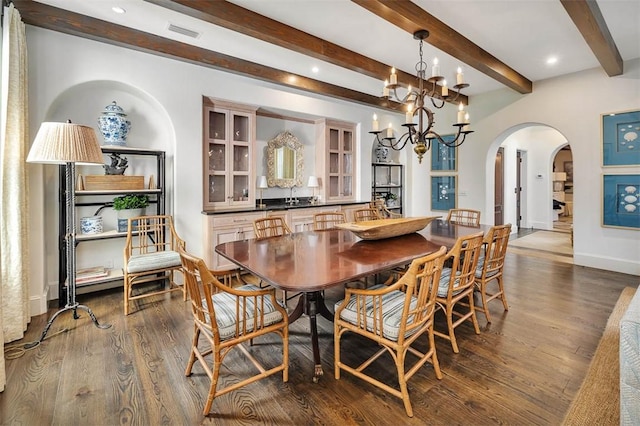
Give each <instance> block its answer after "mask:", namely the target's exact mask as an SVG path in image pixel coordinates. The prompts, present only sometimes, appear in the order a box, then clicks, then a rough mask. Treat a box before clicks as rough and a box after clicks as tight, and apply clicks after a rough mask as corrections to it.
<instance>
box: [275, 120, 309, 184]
mask: <svg viewBox="0 0 640 426" xmlns="http://www.w3.org/2000/svg"><path fill="white" fill-rule="evenodd" d="M303 150H304V146H303V145H302V144H301V143H300V141H299V140H298V138H297V137H295V135H293V133H291V132H290V131H288V130H285V131H284V132H281V133H280V134H278V136H276V137H275V138H273V139H271V140H270V141H269V142H267V185H269V186H270V187H272V186H279V187H280V188H291V187H294V186H302V175H303V171H304V158H303Z"/></svg>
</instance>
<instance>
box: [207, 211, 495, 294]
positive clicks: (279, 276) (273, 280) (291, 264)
mask: <svg viewBox="0 0 640 426" xmlns="http://www.w3.org/2000/svg"><path fill="white" fill-rule="evenodd" d="M489 228H490V226H488V225H480V226H478V227H474V226H463V225H457V224H453V223H449V222H446V221H443V220H435V221H433V222H431V223H430V224H429V225H428V226H427V227H426V228H425V229H423V230H422V231H420V232H416V233H411V234H407V235H402V236H399V237H394V238H386V239H381V240H361V239H360V238H358V237H356V236H355V235H354V234H353V233H351V231H347V230H342V229H334V230H326V231H305V232H297V233H293V234H287V235H284V236H281V237H270V238H265V239H249V240H241V241H231V242H227V243H222V244H219V245H218V246H216V248H215V250H216V252H217V253H218V254H220V255H222V256H224V257H225V258H227V259H229V260H231V261H232V262H234V263H235V264H237V265H239V266H241V267H242V268H244V269H246V270H247V271H249V272H251V273H253V274H254V275H256V276H258V277H260V278H261V279H263V280H265V281H266V282H268V283H269V284H271V285H273V286H274V287H276V288H279V289H281V290H287V291H302V292H314V291H321V290H324V289H327V288H330V287H333V286H336V285H339V284H344V283H347V282H349V281H354V280H357V279H358V278H362V277H367V276H370V275H373V274H376V273H379V272H382V271H385V270H388V269H390V268H393V267H397V266H402V265H406V264H408V263H411V261H412V260H413V259H416V258H418V257H421V256H426V255H428V254H430V253H433V252H435V251H437V250H439V249H440V247H441V246H445V247H447V248H450V247H452V246H453V244H455V242H456V240H457V239H458V238H459V237H461V236H464V235H469V234H474V233H477V232H480V231H485V232H486V230H488V229H489Z"/></svg>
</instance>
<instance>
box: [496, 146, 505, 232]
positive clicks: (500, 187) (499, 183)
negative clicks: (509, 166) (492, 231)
mask: <svg viewBox="0 0 640 426" xmlns="http://www.w3.org/2000/svg"><path fill="white" fill-rule="evenodd" d="M503 157H504V148H502V147H500V148H498V153H497V154H496V166H495V192H494V193H495V195H494V197H495V200H494V210H493V223H494V225H502V224H504V163H503Z"/></svg>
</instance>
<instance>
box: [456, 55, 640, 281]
mask: <svg viewBox="0 0 640 426" xmlns="http://www.w3.org/2000/svg"><path fill="white" fill-rule="evenodd" d="M624 67H625V73H624V75H622V76H618V77H612V78H609V77H607V76H606V74H605V73H604V71H602V70H601V69H593V70H588V71H584V72H580V73H575V74H572V75H567V76H564V77H560V78H556V79H552V80H545V81H542V82H538V83H536V84H535V85H534V92H533V93H532V94H530V95H526V96H524V95H517V94H513V93H511V92H509V91H506V90H502V91H497V92H493V93H490V94H485V95H482V96H478V97H474V98H473V100H472V102H471V106H470V107H469V110H470V112H471V114H472V116H474V117H481V120H479V121H477V122H475V123H474V128H475V130H476V133H474V140H475V141H477V143H474V144H469V145H465V147H464V148H465V149H463V150H462V151H461V155H460V157H461V164H462V165H461V167H462V168H463V170H464V169H467V170H469V169H471V168H473V167H474V163H477V159H478V158H484V167H485V170H484V173H480V174H474V176H473V179H469V178H470V176H469V175H468V174H467V175H466V180H467V182H468V183H469V185H471V186H472V187H473V191H471V192H470V194H473V196H474V200H473V201H474V203H475V204H476V205H483V206H484V210H483V214H484V215H485V217H492V214H493V213H492V205H493V204H492V203H493V198H494V193H493V192H494V191H493V183H494V177H493V162H494V158H495V150H496V149H497V147H498V146H499V145H500V144H501V143H503V142H504V141H505V140H506V139H507V138H508V137H510V136H511V134H513V133H514V132H515V131H517V130H519V129H521V128H523V127H526V123H527V122H528V123H529V124H540V125H546V126H549V127H551V128H553V129H556V130H557V131H558V132H559V133H560V134H561V135H562V136H563V137H564V138H566V141H567V142H568V143H569V144H570V146H571V152H572V155H573V168H574V193H573V211H574V217H573V227H574V263H575V264H577V265H583V266H591V267H595V268H600V269H607V270H613V271H618V272H624V273H629V274H634V275H640V243H639V241H640V231H637V230H625V229H617V228H610V227H602V226H600V224H601V215H602V213H601V198H602V174H603V173H607V174H609V173H620V174H622V173H634V174H637V173H640V167H637V166H636V167H607V168H605V167H602V142H601V128H600V123H601V114H605V113H610V112H619V111H627V110H638V109H640V60H634V61H629V62H625V64H624ZM523 123H525V124H523ZM558 143H560V142H558ZM535 146H536V144H535V142H533V141H532V144H530V145H529V147H528V150H527V155H528V156H529V157H530V156H531V155H532V152H531V149H532V148H534V147H535ZM547 149H548V148H547ZM552 154H555V151H553V152H552ZM534 155H535V154H534ZM543 157H544V155H543ZM552 161H553V155H551V156H550V157H549V158H548V159H547V160H546V162H547V166H546V168H545V166H544V164H542V165H540V166H539V171H541V172H542V173H543V176H544V175H545V173H546V175H548V173H550V171H551V167H552V166H551V164H552ZM531 163H533V161H530V164H531ZM476 165H477V164H476ZM537 172H538V170H529V172H528V176H529V178H530V177H531V176H532V174H537ZM463 178H464V175H463ZM545 180H546V179H545ZM528 184H529V185H530V186H531V189H532V191H535V190H536V189H537V186H536V184H535V181H532V180H531V179H530V180H529V182H528ZM544 186H547V187H549V188H551V184H550V183H549V184H548V185H547V184H545V185H544ZM484 188H486V191H485V190H484ZM507 192H509V191H508V190H507ZM470 198H471V197H470ZM548 200H549V197H548V196H547V195H545V194H544V192H541V193H540V195H539V196H535V197H534V198H532V199H530V200H528V202H529V203H532V204H530V205H529V208H528V213H529V214H531V216H532V217H531V221H532V222H533V223H535V222H537V221H539V220H541V222H542V223H544V222H546V221H545V219H544V217H540V216H538V215H536V214H535V211H534V210H532V209H537V205H538V204H539V203H544V205H547V204H548Z"/></svg>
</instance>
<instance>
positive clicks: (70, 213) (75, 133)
mask: <svg viewBox="0 0 640 426" xmlns="http://www.w3.org/2000/svg"><path fill="white" fill-rule="evenodd" d="M27 162H29V163H45V164H64V165H65V184H66V191H65V199H66V205H65V212H66V219H67V220H66V224H65V226H66V234H65V246H66V254H67V265H66V266H67V304H66V305H65V307H64V308H62V309H60V310H58V312H56V313H55V314H54V315H53V316H52V317H51V319H50V320H49V322H48V323H47V325H46V327H45V328H44V331H43V332H42V335H41V336H40V340H38V341H37V342H35V343H32V344H31V346H36V345H38V344H40V343H41V342H42V341H43V340H44V339H45V337H46V335H47V332H48V331H49V328H50V327H51V325H52V324H53V322H54V321H55V319H56V318H57V317H58V316H59V315H60V314H62V313H63V312H66V311H73V319H78V318H79V316H78V309H81V310H84V311H86V312H87V313H88V314H89V316H90V317H91V320H92V321H93V323H94V324H95V325H96V327H98V328H109V327H111V324H103V325H101V324H99V323H98V320H97V319H96V316H95V315H94V314H93V312H92V311H91V309H89V308H88V307H87V306H85V305H81V304H79V303H78V302H77V301H76V214H75V187H76V185H75V180H76V176H75V174H76V163H77V164H94V165H96V164H99V165H102V164H104V159H103V157H102V150H101V149H100V144H99V143H98V139H97V137H96V132H95V130H93V129H92V128H91V127H88V126H82V125H79V124H72V123H71V121H68V122H67V123H42V125H41V126H40V129H39V130H38V133H37V134H36V138H35V140H34V141H33V145H32V147H31V150H30V151H29V155H28V156H27ZM58 285H64V283H58Z"/></svg>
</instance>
